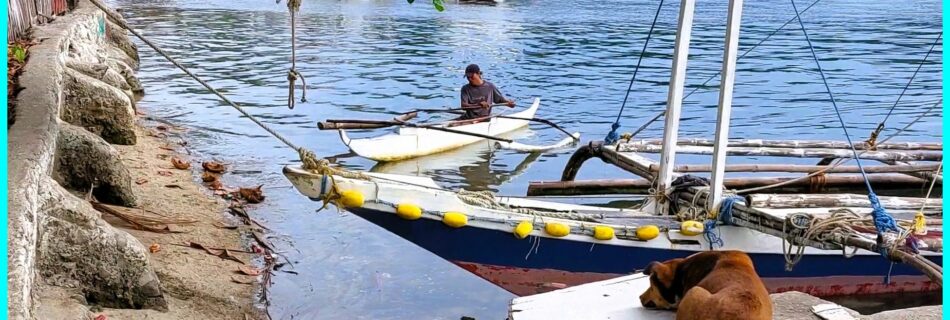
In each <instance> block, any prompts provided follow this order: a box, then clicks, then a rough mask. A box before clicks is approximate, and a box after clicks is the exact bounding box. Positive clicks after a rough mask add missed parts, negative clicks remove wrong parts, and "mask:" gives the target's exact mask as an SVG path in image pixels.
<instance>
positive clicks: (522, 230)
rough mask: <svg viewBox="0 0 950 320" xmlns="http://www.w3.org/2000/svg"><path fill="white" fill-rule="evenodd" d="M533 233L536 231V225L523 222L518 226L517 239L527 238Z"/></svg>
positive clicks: (516, 229) (516, 228)
mask: <svg viewBox="0 0 950 320" xmlns="http://www.w3.org/2000/svg"><path fill="white" fill-rule="evenodd" d="M531 231H534V225H532V224H531V221H527V220H525V221H521V223H519V224H518V226H516V227H515V232H514V234H515V238H518V239H524V238H527V237H528V235H529V234H531Z"/></svg>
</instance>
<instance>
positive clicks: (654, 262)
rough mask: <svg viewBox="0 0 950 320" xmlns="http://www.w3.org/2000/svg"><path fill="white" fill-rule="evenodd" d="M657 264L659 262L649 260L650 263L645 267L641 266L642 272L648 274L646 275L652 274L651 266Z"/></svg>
mask: <svg viewBox="0 0 950 320" xmlns="http://www.w3.org/2000/svg"><path fill="white" fill-rule="evenodd" d="M659 264H660V263H659V262H656V261H653V262H650V264H648V265H647V267H646V268H643V274H645V275H648V276H649V275H653V268H654V267H655V266H656V265H659Z"/></svg>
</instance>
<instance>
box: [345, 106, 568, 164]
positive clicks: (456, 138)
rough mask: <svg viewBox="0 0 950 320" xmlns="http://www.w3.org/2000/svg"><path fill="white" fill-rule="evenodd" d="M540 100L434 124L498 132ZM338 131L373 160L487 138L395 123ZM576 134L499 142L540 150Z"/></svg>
mask: <svg viewBox="0 0 950 320" xmlns="http://www.w3.org/2000/svg"><path fill="white" fill-rule="evenodd" d="M540 104H541V99H540V98H535V99H534V103H532V104H531V107H529V108H528V109H525V110H523V111H520V112H516V113H512V114H507V115H504V117H499V116H498V115H495V116H488V117H484V118H477V119H471V120H461V121H449V122H445V123H441V124H438V125H434V126H438V127H443V128H448V129H451V130H454V131H462V132H467V133H472V134H476V135H483V136H498V135H502V134H505V133H508V132H511V131H514V130H517V129H519V128H521V127H524V126H527V125H528V123H529V122H530V121H531V120H530V119H532V118H534V114H535V113H536V112H537V111H538V106H539V105H540ZM515 118H517V119H515ZM339 132H340V139H341V140H343V144H345V145H346V146H347V147H348V148H349V149H350V151H353V153H356V154H357V155H359V156H361V157H364V158H369V159H372V160H376V161H399V160H405V159H410V158H415V157H421V156H425V155H430V154H434V153H439V152H443V151H447V150H452V149H456V148H460V147H463V146H466V145H469V144H472V143H476V142H479V141H485V140H487V139H486V138H484V137H478V136H475V135H466V134H459V133H452V132H446V131H440V130H434V129H429V128H420V127H408V126H402V127H399V128H398V129H396V132H395V133H390V134H386V135H382V136H378V137H371V138H359V139H352V138H350V137H349V136H348V135H347V134H346V130H343V129H340V130H339ZM577 137H579V134H577V133H574V134H572V135H571V136H570V137H567V138H565V139H564V140H561V141H560V142H558V143H557V144H555V145H551V146H545V147H534V146H528V145H524V144H519V143H516V142H500V144H501V146H502V147H503V148H509V149H515V150H521V151H543V150H546V149H551V148H555V147H561V146H564V145H566V144H568V143H570V142H572V141H574V140H576V139H577Z"/></svg>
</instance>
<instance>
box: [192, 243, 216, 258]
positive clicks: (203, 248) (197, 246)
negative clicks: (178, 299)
mask: <svg viewBox="0 0 950 320" xmlns="http://www.w3.org/2000/svg"><path fill="white" fill-rule="evenodd" d="M188 246H190V247H192V248H195V249H201V250H204V251H205V252H207V253H208V254H210V255H215V256H216V255H218V253H217V252H215V251H211V249H208V247H205V246H204V245H203V244H200V243H197V242H189V243H188Z"/></svg>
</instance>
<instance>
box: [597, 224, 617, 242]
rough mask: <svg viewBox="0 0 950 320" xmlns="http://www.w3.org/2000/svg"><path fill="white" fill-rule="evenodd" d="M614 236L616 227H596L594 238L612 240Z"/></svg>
mask: <svg viewBox="0 0 950 320" xmlns="http://www.w3.org/2000/svg"><path fill="white" fill-rule="evenodd" d="M613 238H614V228H611V227H608V226H596V227H594V239H597V240H610V239H613Z"/></svg>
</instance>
